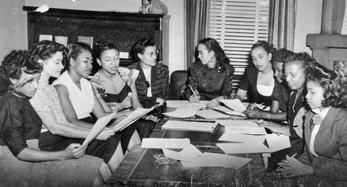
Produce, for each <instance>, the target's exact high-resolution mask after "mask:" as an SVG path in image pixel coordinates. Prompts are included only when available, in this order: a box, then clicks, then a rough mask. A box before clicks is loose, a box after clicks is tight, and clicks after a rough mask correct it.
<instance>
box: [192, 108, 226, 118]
mask: <svg viewBox="0 0 347 187" xmlns="http://www.w3.org/2000/svg"><path fill="white" fill-rule="evenodd" d="M195 115H197V116H200V117H202V118H205V119H220V118H231V116H229V115H225V114H222V113H220V112H217V111H214V110H199V111H198V112H197V113H196V114H195Z"/></svg>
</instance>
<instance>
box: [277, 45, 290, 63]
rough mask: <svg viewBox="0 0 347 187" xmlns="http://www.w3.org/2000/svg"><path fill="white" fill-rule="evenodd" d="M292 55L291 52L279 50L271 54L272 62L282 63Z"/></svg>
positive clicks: (283, 49)
mask: <svg viewBox="0 0 347 187" xmlns="http://www.w3.org/2000/svg"><path fill="white" fill-rule="evenodd" d="M292 55H294V52H293V51H289V50H287V49H285V48H281V49H279V50H277V51H275V52H274V53H273V54H272V61H273V62H283V63H284V61H285V60H286V59H287V58H288V57H290V56H292Z"/></svg>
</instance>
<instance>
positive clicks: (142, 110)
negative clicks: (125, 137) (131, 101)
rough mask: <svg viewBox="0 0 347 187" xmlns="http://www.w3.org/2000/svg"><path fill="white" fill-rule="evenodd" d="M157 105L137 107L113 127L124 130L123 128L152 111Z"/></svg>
mask: <svg viewBox="0 0 347 187" xmlns="http://www.w3.org/2000/svg"><path fill="white" fill-rule="evenodd" d="M155 107H156V105H154V106H153V107H152V108H137V109H136V110H134V111H133V112H132V113H131V114H130V115H129V116H127V117H126V118H125V119H123V120H122V121H121V122H119V123H118V124H116V125H115V126H114V127H113V128H114V129H115V130H116V131H122V130H123V129H125V128H127V127H128V126H129V125H131V124H133V123H134V122H135V121H137V120H138V119H140V118H142V117H143V116H144V115H146V114H148V113H149V112H151V111H152V110H153V109H154V108H155Z"/></svg>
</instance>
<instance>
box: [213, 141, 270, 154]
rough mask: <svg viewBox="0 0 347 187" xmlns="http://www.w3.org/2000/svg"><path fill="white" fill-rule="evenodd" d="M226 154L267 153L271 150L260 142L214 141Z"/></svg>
mask: <svg viewBox="0 0 347 187" xmlns="http://www.w3.org/2000/svg"><path fill="white" fill-rule="evenodd" d="M216 145H217V146H218V147H219V148H220V149H222V150H223V151H224V153H226V154H237V153H269V152H271V150H270V149H269V148H268V147H266V145H264V144H263V143H262V142H258V143H254V142H252V143H216Z"/></svg>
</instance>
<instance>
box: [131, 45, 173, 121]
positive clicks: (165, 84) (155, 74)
mask: <svg viewBox="0 0 347 187" xmlns="http://www.w3.org/2000/svg"><path fill="white" fill-rule="evenodd" d="M130 54H131V58H132V60H133V62H134V63H133V64H131V65H130V66H128V68H129V69H136V70H139V71H140V73H139V76H138V77H137V79H136V81H135V85H136V89H137V94H138V96H139V97H138V98H139V101H140V103H141V104H142V106H143V107H144V108H151V107H152V106H154V105H156V104H159V105H163V104H164V102H165V100H167V99H169V97H170V86H169V68H168V67H167V66H166V65H164V64H162V63H161V62H157V56H158V54H159V50H158V49H157V47H156V45H155V42H154V40H153V39H149V38H142V39H140V40H138V41H137V42H135V44H134V45H133V46H132V48H131V50H130ZM163 110H164V108H163V107H157V108H156V109H155V110H154V111H152V112H151V113H149V115H153V116H155V117H157V118H160V117H161V114H162V112H163Z"/></svg>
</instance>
